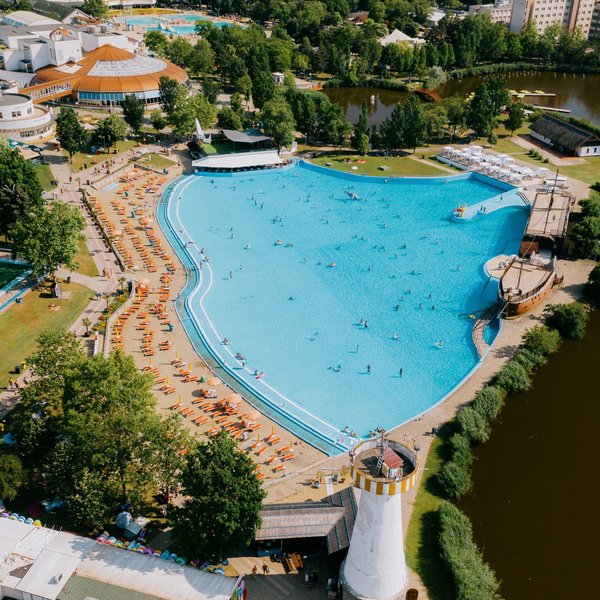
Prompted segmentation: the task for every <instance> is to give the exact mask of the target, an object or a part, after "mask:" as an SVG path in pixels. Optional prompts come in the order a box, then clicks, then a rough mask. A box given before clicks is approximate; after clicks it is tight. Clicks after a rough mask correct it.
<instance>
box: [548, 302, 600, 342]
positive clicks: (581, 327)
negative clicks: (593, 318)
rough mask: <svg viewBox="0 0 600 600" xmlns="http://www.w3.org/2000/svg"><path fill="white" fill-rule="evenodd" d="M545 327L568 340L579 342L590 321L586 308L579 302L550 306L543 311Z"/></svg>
mask: <svg viewBox="0 0 600 600" xmlns="http://www.w3.org/2000/svg"><path fill="white" fill-rule="evenodd" d="M544 313H545V314H546V325H548V327H551V328H552V329H556V330H557V331H558V332H559V333H560V335H562V336H563V337H565V338H567V339H569V340H581V339H583V337H584V336H585V329H586V327H587V323H588V321H589V319H590V316H589V314H588V307H587V306H586V305H585V304H580V303H579V302H572V303H571V304H550V305H549V306H547V307H546V308H545V309H544Z"/></svg>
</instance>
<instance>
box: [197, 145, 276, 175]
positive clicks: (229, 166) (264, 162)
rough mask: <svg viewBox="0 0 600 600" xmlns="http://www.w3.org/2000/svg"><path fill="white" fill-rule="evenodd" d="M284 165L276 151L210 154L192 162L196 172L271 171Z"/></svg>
mask: <svg viewBox="0 0 600 600" xmlns="http://www.w3.org/2000/svg"><path fill="white" fill-rule="evenodd" d="M285 164H286V161H284V160H283V159H282V158H281V157H280V156H279V153H278V152H277V150H260V151H255V152H234V153H231V154H211V155H210V156H205V157H203V158H200V159H198V160H195V161H193V162H192V166H193V167H194V168H195V169H197V170H198V171H225V172H232V171H249V170H253V169H272V168H275V167H281V166H283V165H285Z"/></svg>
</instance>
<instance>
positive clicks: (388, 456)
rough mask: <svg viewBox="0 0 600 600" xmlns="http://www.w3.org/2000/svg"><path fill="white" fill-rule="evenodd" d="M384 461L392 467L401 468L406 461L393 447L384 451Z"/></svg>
mask: <svg viewBox="0 0 600 600" xmlns="http://www.w3.org/2000/svg"><path fill="white" fill-rule="evenodd" d="M383 462H385V464H386V465H387V466H388V467H389V468H390V469H399V468H400V467H401V466H402V465H403V464H404V461H403V460H402V459H401V458H400V457H399V456H398V455H397V454H396V453H395V452H394V451H393V450H392V449H391V448H386V449H385V450H384V451H383Z"/></svg>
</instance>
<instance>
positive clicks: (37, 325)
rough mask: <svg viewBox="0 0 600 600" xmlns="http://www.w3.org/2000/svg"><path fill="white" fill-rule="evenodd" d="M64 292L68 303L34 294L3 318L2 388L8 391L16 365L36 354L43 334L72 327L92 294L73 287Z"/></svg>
mask: <svg viewBox="0 0 600 600" xmlns="http://www.w3.org/2000/svg"><path fill="white" fill-rule="evenodd" d="M62 288H63V291H64V292H70V294H71V296H70V298H69V299H68V300H56V299H54V298H50V297H49V295H47V294H43V293H41V292H39V291H32V292H30V293H29V294H26V295H25V296H24V297H23V303H22V304H12V305H11V306H10V308H8V309H7V310H6V311H5V312H3V313H2V314H0V331H2V344H0V387H6V384H7V382H8V378H9V377H11V374H10V372H11V371H12V370H13V369H14V367H15V365H18V364H20V363H21V362H22V361H23V360H25V359H26V358H27V357H28V356H30V355H31V354H33V352H34V350H35V340H36V338H37V336H38V335H39V334H40V332H41V331H43V330H44V329H62V328H68V327H70V326H71V325H72V324H73V323H74V322H75V320H76V319H77V317H78V316H79V315H80V314H81V313H82V312H83V310H84V309H85V307H86V306H87V304H88V302H89V301H90V299H91V298H92V292H91V291H90V290H89V289H88V288H86V287H85V286H83V285H79V284H77V283H71V284H68V285H67V284H64V285H63V286H62ZM52 303H54V304H56V305H58V306H60V310H58V311H54V310H50V309H49V306H50V304H52Z"/></svg>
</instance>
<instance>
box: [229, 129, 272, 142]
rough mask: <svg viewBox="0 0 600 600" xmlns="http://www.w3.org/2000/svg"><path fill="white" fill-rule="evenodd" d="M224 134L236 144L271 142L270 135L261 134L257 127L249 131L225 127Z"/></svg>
mask: <svg viewBox="0 0 600 600" xmlns="http://www.w3.org/2000/svg"><path fill="white" fill-rule="evenodd" d="M223 135H224V136H225V137H226V138H227V139H228V140H229V141H230V142H233V143H234V144H252V145H254V144H264V143H265V142H270V141H271V138H270V137H269V136H268V135H261V134H260V133H259V132H258V131H257V130H256V129H248V130H247V131H235V130H233V129H223Z"/></svg>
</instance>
